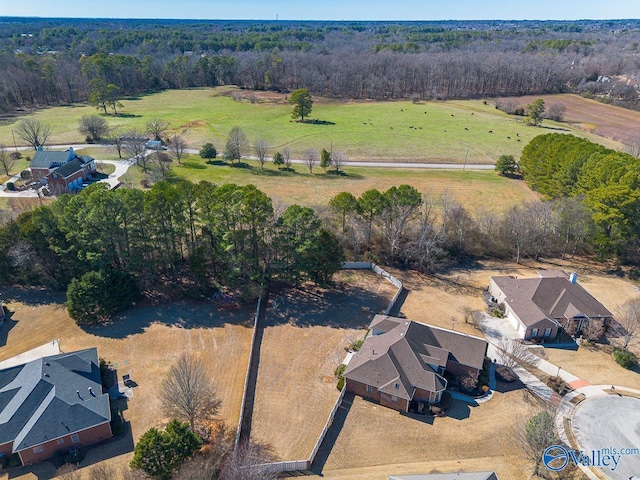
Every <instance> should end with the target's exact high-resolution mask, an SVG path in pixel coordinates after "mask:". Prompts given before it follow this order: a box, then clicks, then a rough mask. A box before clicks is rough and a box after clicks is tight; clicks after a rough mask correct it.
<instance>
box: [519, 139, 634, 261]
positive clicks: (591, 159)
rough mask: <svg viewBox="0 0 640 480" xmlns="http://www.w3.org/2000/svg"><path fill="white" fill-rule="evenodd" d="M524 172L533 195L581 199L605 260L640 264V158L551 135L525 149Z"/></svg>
mask: <svg viewBox="0 0 640 480" xmlns="http://www.w3.org/2000/svg"><path fill="white" fill-rule="evenodd" d="M520 169H521V171H522V173H523V175H524V178H525V181H526V182H527V184H528V185H529V187H531V188H532V189H533V190H535V191H538V192H540V193H542V194H543V195H545V196H546V197H547V198H550V199H565V201H568V199H578V200H579V201H580V202H581V203H582V205H583V206H584V208H586V210H587V211H588V213H589V215H590V217H591V220H592V222H593V223H594V226H595V231H594V235H593V239H592V246H593V247H594V248H595V249H596V250H597V251H598V252H599V253H600V254H601V255H602V256H605V255H615V256H617V257H618V258H619V259H620V260H621V261H622V262H624V263H630V264H633V265H638V264H640V158H638V157H636V156H633V155H630V154H628V153H624V152H618V151H615V150H611V149H608V148H605V147H603V146H602V145H599V144H595V143H592V142H590V141H589V140H585V139H582V138H577V137H574V136H572V135H562V134H547V135H540V136H538V137H536V138H534V139H533V140H532V141H531V142H530V143H529V144H528V145H527V146H526V147H525V148H524V150H523V152H522V155H521V157H520Z"/></svg>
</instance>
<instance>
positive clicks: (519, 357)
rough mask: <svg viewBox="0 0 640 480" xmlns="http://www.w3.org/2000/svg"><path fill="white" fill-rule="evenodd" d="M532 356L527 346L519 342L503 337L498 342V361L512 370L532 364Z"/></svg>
mask: <svg viewBox="0 0 640 480" xmlns="http://www.w3.org/2000/svg"><path fill="white" fill-rule="evenodd" d="M530 355H531V354H530V353H529V351H528V349H527V346H526V345H525V344H524V343H522V342H520V341H518V340H515V339H508V338H504V337H502V338H501V339H500V342H498V361H499V362H500V363H501V364H502V365H504V366H505V367H507V368H509V369H511V370H513V369H514V368H516V367H518V366H520V365H523V364H526V363H530V362H529V358H530Z"/></svg>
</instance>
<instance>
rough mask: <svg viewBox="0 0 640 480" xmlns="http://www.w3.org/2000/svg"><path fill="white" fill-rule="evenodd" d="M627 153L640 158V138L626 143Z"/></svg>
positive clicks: (631, 139)
mask: <svg viewBox="0 0 640 480" xmlns="http://www.w3.org/2000/svg"><path fill="white" fill-rule="evenodd" d="M624 149H625V151H626V152H627V153H628V154H629V155H631V156H632V157H635V158H640V137H636V138H630V139H629V140H627V141H626V142H624Z"/></svg>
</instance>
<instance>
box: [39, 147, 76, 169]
mask: <svg viewBox="0 0 640 480" xmlns="http://www.w3.org/2000/svg"><path fill="white" fill-rule="evenodd" d="M69 156H72V158H73V157H75V153H73V152H72V151H70V150H65V151H63V152H53V151H48V150H36V153H35V154H34V155H33V160H31V165H30V167H31V168H51V166H52V165H62V164H64V163H67V161H68V160H69Z"/></svg>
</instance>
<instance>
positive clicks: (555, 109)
mask: <svg viewBox="0 0 640 480" xmlns="http://www.w3.org/2000/svg"><path fill="white" fill-rule="evenodd" d="M566 111H567V106H566V105H565V104H564V103H552V104H551V105H549V107H547V111H546V112H545V115H544V116H545V118H548V119H549V120H554V121H556V122H561V121H563V120H564V113H565V112H566Z"/></svg>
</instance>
